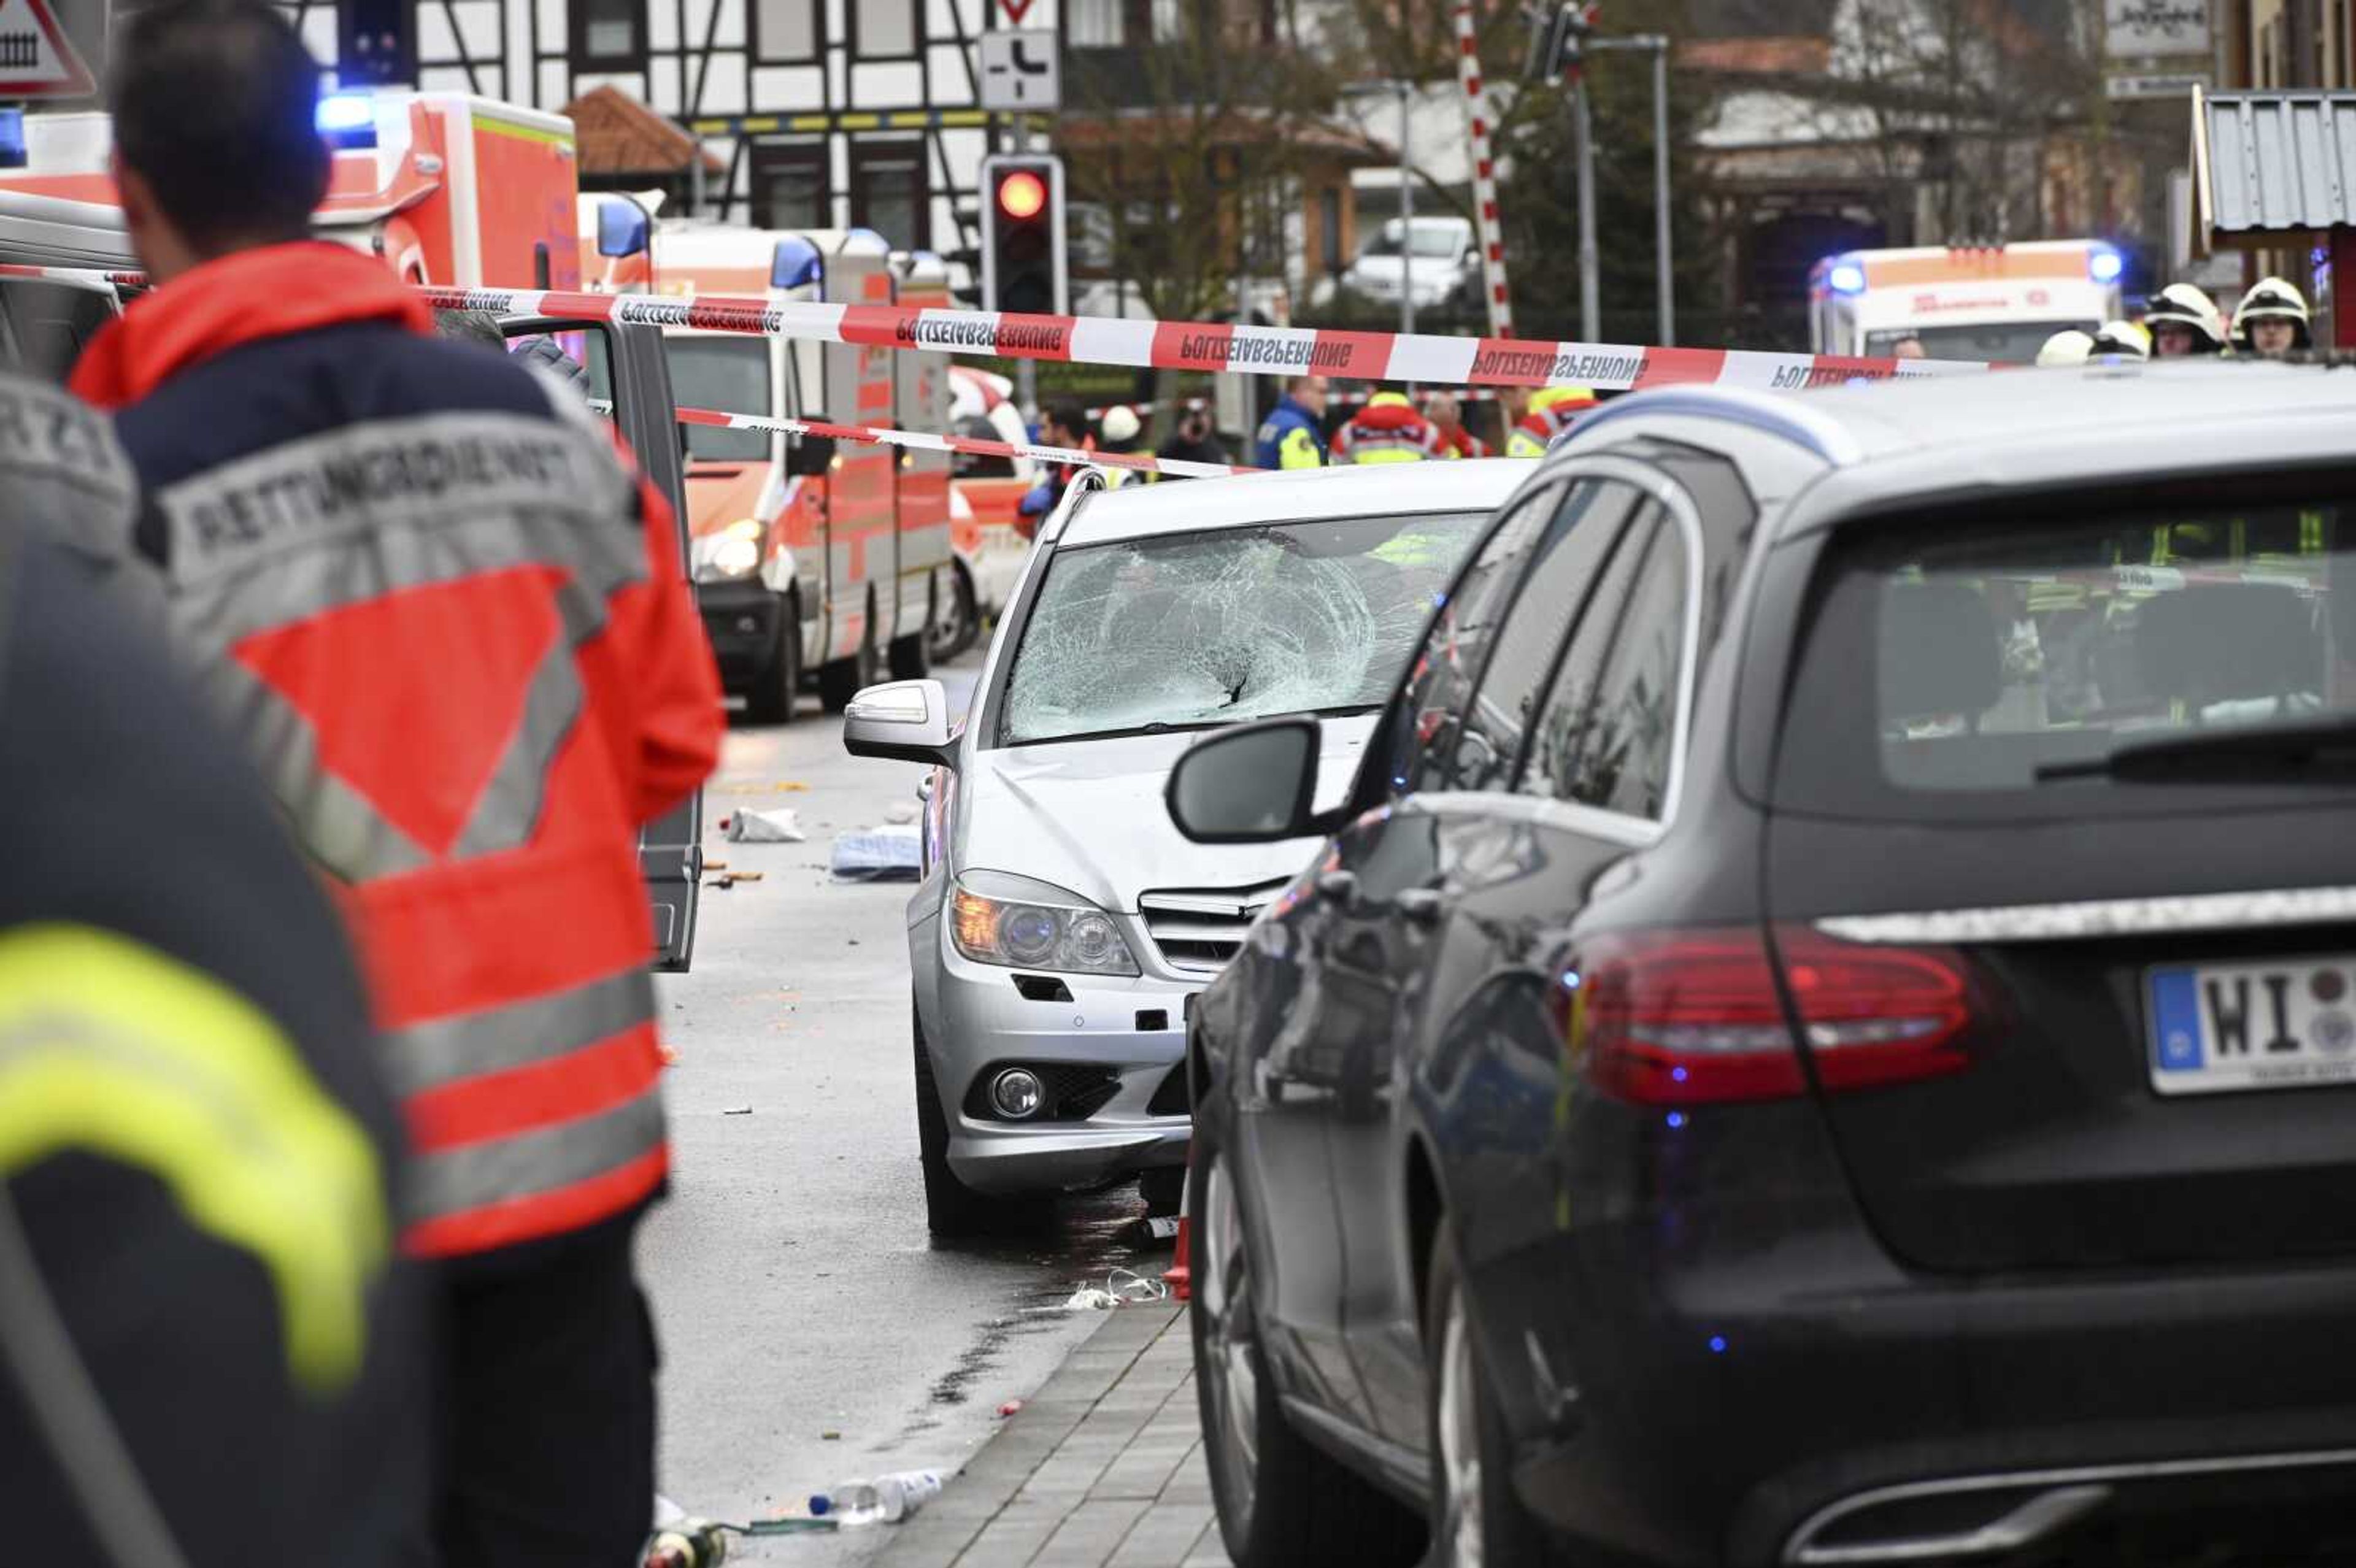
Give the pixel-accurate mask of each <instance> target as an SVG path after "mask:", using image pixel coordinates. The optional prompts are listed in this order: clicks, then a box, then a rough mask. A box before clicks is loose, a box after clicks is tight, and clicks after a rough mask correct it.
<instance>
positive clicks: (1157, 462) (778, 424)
mask: <svg viewBox="0 0 2356 1568" xmlns="http://www.w3.org/2000/svg"><path fill="white" fill-rule="evenodd" d="M679 422H680V423H681V424H702V425H713V426H717V427H718V428H720V429H723V430H776V431H783V432H786V433H787V435H823V436H831V437H832V438H833V439H835V440H836V441H855V442H859V443H863V444H867V445H873V446H902V447H907V448H909V449H911V450H913V451H917V452H966V453H973V454H975V455H977V456H980V457H1032V458H1036V459H1038V460H1039V461H1041V462H1043V463H1078V464H1095V465H1096V466H1098V467H1099V468H1134V469H1136V470H1138V471H1139V472H1140V473H1143V474H1167V475H1171V476H1173V478H1180V479H1220V478H1225V477H1226V475H1230V474H1263V473H1266V472H1267V470H1265V469H1261V468H1248V467H1244V466H1241V465H1239V464H1228V463H1186V462H1183V461H1181V460H1179V459H1177V458H1174V457H1155V456H1153V455H1151V453H1142V452H1089V451H1084V450H1082V449H1080V448H1077V447H1070V446H1036V445H1033V444H1032V443H1028V442H1019V441H977V440H974V439H973V438H972V437H970V436H962V435H934V434H931V433H929V432H925V431H920V430H887V429H885V428H884V427H883V426H881V425H866V424H830V423H828V422H827V421H824V420H779V419H768V418H766V417H764V416H762V415H758V414H730V413H723V412H721V411H719V410H717V409H681V410H680V411H679Z"/></svg>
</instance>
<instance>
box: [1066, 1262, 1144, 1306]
mask: <svg viewBox="0 0 2356 1568" xmlns="http://www.w3.org/2000/svg"><path fill="white" fill-rule="evenodd" d="M1169 1298H1170V1287H1169V1286H1168V1285H1164V1284H1162V1282H1161V1281H1160V1280H1158V1279H1150V1278H1148V1277H1147V1276H1145V1275H1141V1274H1137V1273H1134V1272H1132V1271H1130V1270H1129V1269H1125V1268H1117V1269H1115V1270H1113V1271H1112V1272H1111V1273H1110V1274H1108V1275H1105V1282H1104V1284H1102V1285H1081V1286H1080V1288H1079V1289H1077V1290H1076V1291H1074V1292H1072V1296H1071V1299H1070V1300H1068V1301H1066V1302H1065V1303H1064V1310H1065V1311H1066V1312H1101V1311H1103V1310H1105V1309H1106V1308H1108V1307H1128V1306H1131V1305H1134V1304H1139V1303H1143V1302H1148V1301H1166V1300H1168V1299H1169Z"/></svg>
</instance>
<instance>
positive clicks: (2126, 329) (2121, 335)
mask: <svg viewBox="0 0 2356 1568" xmlns="http://www.w3.org/2000/svg"><path fill="white" fill-rule="evenodd" d="M2093 353H2094V357H2101V356H2103V355H2106V354H2107V355H2115V356H2116V357H2119V358H2121V359H2148V358H2150V357H2151V334H2150V333H2148V332H2146V331H2145V330H2144V329H2143V328H2142V327H2140V326H2138V325H2136V324H2135V323H2134V322H2132V321H2106V322H2104V323H2103V325H2102V326H2101V328H2100V329H2099V330H2097V331H2096V332H2095V334H2094V350H2093Z"/></svg>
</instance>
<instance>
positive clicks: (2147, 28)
mask: <svg viewBox="0 0 2356 1568" xmlns="http://www.w3.org/2000/svg"><path fill="white" fill-rule="evenodd" d="M2209 38H2210V33H2209V0H2104V5H2103V49H2104V53H2105V54H2107V55H2109V56H2110V57H2111V59H2136V58H2138V57H2140V56H2145V55H2205V54H2207V53H2208V52H2209Z"/></svg>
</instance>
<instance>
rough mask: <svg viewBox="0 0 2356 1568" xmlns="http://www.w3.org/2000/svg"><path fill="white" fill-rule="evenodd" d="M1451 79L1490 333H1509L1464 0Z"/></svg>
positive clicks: (1499, 226)
mask: <svg viewBox="0 0 2356 1568" xmlns="http://www.w3.org/2000/svg"><path fill="white" fill-rule="evenodd" d="M1456 80H1457V81H1458V83H1459V84H1460V85H1462V87H1463V89H1464V122H1465V128H1466V130H1467V132H1468V133H1469V134H1470V136H1471V139H1472V211H1473V215H1474V217H1473V222H1474V227H1475V228H1476V229H1478V230H1479V232H1480V235H1481V281H1482V283H1483V284H1485V285H1486V290H1485V292H1486V293H1487V294H1488V300H1489V331H1490V333H1491V334H1492V335H1493V336H1498V337H1511V336H1514V304H1513V301H1512V299H1511V298H1509V297H1508V295H1507V293H1506V290H1505V226H1504V225H1503V223H1501V222H1500V221H1499V219H1498V217H1497V168H1496V164H1495V160H1494V155H1492V154H1491V153H1490V151H1489V96H1488V94H1487V93H1486V92H1485V91H1483V89H1482V86H1481V40H1480V38H1479V37H1478V36H1477V35H1476V34H1475V33H1474V32H1473V29H1472V5H1470V4H1468V3H1467V0H1458V4H1457V6H1456ZM1409 249H1412V248H1411V247H1410V248H1409ZM1407 264H1408V265H1412V264H1413V263H1411V262H1410V263H1407Z"/></svg>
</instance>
